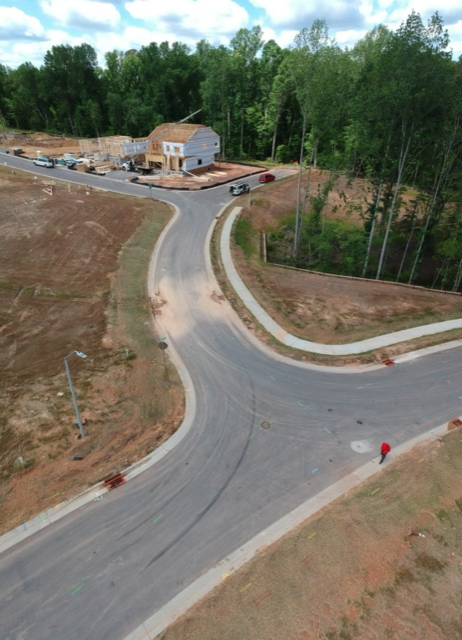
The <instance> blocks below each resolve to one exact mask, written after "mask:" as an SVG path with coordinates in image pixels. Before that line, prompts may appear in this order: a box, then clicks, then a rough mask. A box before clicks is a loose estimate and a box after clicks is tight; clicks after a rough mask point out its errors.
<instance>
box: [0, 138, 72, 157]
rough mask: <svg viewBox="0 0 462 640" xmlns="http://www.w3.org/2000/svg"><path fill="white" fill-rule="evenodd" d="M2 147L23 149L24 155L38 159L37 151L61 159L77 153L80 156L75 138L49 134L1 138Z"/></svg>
mask: <svg viewBox="0 0 462 640" xmlns="http://www.w3.org/2000/svg"><path fill="white" fill-rule="evenodd" d="M0 146H5V147H6V148H9V149H11V148H12V147H21V149H22V150H23V152H24V155H25V156H27V157H30V158H36V157H37V151H40V152H41V153H42V155H46V156H50V157H51V158H61V157H62V156H63V155H64V154H65V153H75V154H77V155H80V145H79V141H78V140H76V139H75V138H66V137H65V136H50V135H48V134H47V133H29V134H25V135H18V137H17V138H13V139H10V138H9V137H8V139H7V140H2V137H1V136H0Z"/></svg>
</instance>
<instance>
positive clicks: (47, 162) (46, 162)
mask: <svg viewBox="0 0 462 640" xmlns="http://www.w3.org/2000/svg"><path fill="white" fill-rule="evenodd" d="M34 164H36V165H37V166H38V167H48V168H51V167H54V166H55V163H54V162H53V160H51V158H47V156H40V157H39V158H35V160H34Z"/></svg>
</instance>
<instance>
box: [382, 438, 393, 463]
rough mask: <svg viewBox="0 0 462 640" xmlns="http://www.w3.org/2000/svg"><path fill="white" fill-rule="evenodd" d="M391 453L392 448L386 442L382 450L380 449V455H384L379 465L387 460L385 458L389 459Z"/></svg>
mask: <svg viewBox="0 0 462 640" xmlns="http://www.w3.org/2000/svg"><path fill="white" fill-rule="evenodd" d="M390 451H391V447H390V445H389V444H387V443H386V442H384V443H383V445H382V448H381V449H380V453H381V454H382V458H381V460H380V462H379V464H382V462H383V461H384V460H385V458H386V457H387V454H388V453H390Z"/></svg>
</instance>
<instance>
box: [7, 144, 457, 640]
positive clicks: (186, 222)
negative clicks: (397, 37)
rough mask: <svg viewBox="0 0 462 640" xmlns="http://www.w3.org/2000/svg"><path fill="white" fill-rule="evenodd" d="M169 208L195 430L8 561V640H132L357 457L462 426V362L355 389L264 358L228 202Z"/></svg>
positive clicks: (178, 332)
mask: <svg viewBox="0 0 462 640" xmlns="http://www.w3.org/2000/svg"><path fill="white" fill-rule="evenodd" d="M2 159H3V156H2ZM7 161H8V164H14V166H17V167H23V166H28V167H29V165H24V163H25V161H21V160H19V159H13V158H8V160H7ZM41 173H45V172H44V171H43V170H39V169H38V170H37V174H41ZM47 175H48V176H49V175H50V174H49V173H47ZM58 175H62V174H61V172H60V174H58V171H56V177H58ZM64 175H65V177H67V175H66V174H64ZM63 177H64V176H63ZM72 178H73V179H78V178H80V176H79V175H78V174H72ZM83 180H84V182H85V183H89V182H90V180H92V181H93V182H94V184H95V185H96V184H97V185H100V186H102V185H103V184H104V187H105V188H108V189H109V188H113V189H114V190H116V191H121V192H123V193H128V194H134V195H135V194H136V195H139V194H140V187H136V186H133V185H128V184H120V183H118V182H117V183H112V182H110V181H109V180H108V179H106V180H104V179H103V180H101V179H100V178H93V179H92V178H91V177H88V176H85V177H84V178H83ZM112 185H113V186H112ZM161 197H163V198H164V199H168V200H169V201H171V202H173V203H175V204H176V205H177V206H178V207H179V208H180V210H181V212H180V215H179V216H178V218H177V220H176V222H175V223H174V224H173V226H172V227H171V229H170V231H169V232H168V234H167V236H166V238H165V241H164V243H163V245H162V247H161V251H160V254H159V261H158V268H157V273H156V290H157V291H158V292H159V294H160V296H161V297H162V298H163V299H165V300H166V303H167V304H166V305H165V307H164V309H165V316H164V318H163V322H164V324H165V325H166V326H167V327H168V332H169V338H170V340H171V341H172V342H173V343H174V344H175V347H176V349H177V350H178V352H179V354H180V356H181V358H182V359H183V361H184V362H185V364H186V366H187V368H188V370H189V372H190V374H191V377H192V379H193V383H194V388H195V392H196V394H197V400H198V402H197V414H196V419H195V421H194V425H193V428H192V429H191V430H190V431H189V433H188V435H187V436H186V437H185V439H184V440H183V441H182V442H181V443H180V444H179V446H178V447H177V448H176V449H175V450H174V451H173V452H172V453H171V454H169V455H168V456H167V457H165V458H164V459H163V460H162V461H161V462H160V463H159V464H158V465H156V466H155V467H153V468H152V469H151V470H149V471H147V472H145V473H144V474H142V475H141V476H139V477H137V478H136V479H134V480H133V481H131V482H130V483H128V484H126V485H124V486H123V487H121V488H120V489H118V490H117V491H114V492H112V493H110V494H107V495H106V496H105V497H104V499H103V500H102V501H100V502H95V503H91V504H90V505H87V506H86V507H84V508H82V509H80V510H78V511H76V512H74V513H73V514H71V515H69V516H67V517H65V518H63V519H62V520H60V521H58V522H57V523H56V524H54V525H52V526H50V527H47V528H46V529H44V530H42V531H41V532H39V533H37V534H36V535H34V536H32V537H30V538H28V539H26V540H24V541H23V542H22V543H20V544H18V545H16V546H15V547H13V548H11V549H10V550H8V551H7V552H5V553H3V554H2V555H1V556H0V585H1V587H0V638H1V640H96V639H97V640H121V639H122V638H124V637H125V635H127V634H128V633H129V632H130V631H131V630H133V629H134V628H135V627H137V626H138V625H139V624H140V623H141V622H142V621H143V620H145V619H146V618H148V617H149V616H150V615H151V614H152V613H153V612H154V611H156V610H157V609H159V608H160V607H162V606H163V605H164V604H165V603H167V602H168V601H169V600H170V599H171V598H172V597H173V596H174V595H176V594H177V593H179V592H180V591H181V590H182V589H183V588H184V587H185V586H187V585H188V584H190V583H191V582H192V581H193V580H194V579H196V578H197V577H199V576H200V575H201V574H202V573H203V572H204V571H206V570H208V569H209V568H211V567H212V566H213V565H214V564H216V563H217V562H218V561H219V560H221V559H222V558H224V557H225V556H226V555H227V554H228V553H230V552H232V551H234V550H235V549H237V548H238V547H239V546H240V545H241V544H243V543H244V542H246V541H247V540H248V539H250V538H251V537H252V536H254V535H256V534H257V533H258V532H259V531H261V530H262V529H264V528H265V527H267V526H268V525H269V524H271V523H273V522H274V521H275V520H277V519H278V518H281V517H282V516H283V515H285V514H286V513H287V512H288V511H290V510H291V509H293V508H294V507H296V506H297V505H299V504H301V503H302V502H303V501H305V500H307V499H308V498H310V497H311V496H313V495H315V494H316V493H318V492H319V491H320V490H322V489H323V488H325V487H327V486H329V485H330V484H331V483H332V482H334V481H336V480H338V479H339V478H341V477H343V476H344V475H346V474H347V473H348V472H350V471H352V470H354V469H355V468H357V467H358V466H360V465H362V464H364V462H366V461H367V454H363V455H361V454H358V453H355V452H354V451H353V450H352V448H351V447H350V442H351V441H354V440H366V439H369V440H370V441H371V442H372V443H373V445H374V446H375V453H376V452H377V450H378V446H379V445H380V443H381V442H382V440H383V439H386V440H387V441H388V442H390V443H391V444H392V445H396V444H398V443H402V442H404V441H406V440H408V439H409V438H411V437H412V436H415V435H417V434H419V433H421V432H423V431H426V430H428V429H430V428H431V427H433V426H436V425H439V424H441V423H443V422H445V421H447V420H448V419H449V418H452V417H453V416H455V415H458V414H459V413H460V409H461V406H462V405H461V400H460V399H459V396H461V395H462V389H461V385H460V384H459V382H458V374H459V371H460V356H461V352H460V349H457V350H455V351H452V352H446V353H441V354H438V355H434V356H431V357H429V358H422V359H418V360H415V361H413V362H412V363H407V364H402V365H399V366H396V367H392V368H389V369H387V368H384V369H383V370H380V371H374V372H369V373H362V374H350V375H340V374H334V373H326V372H322V371H312V370H304V369H301V368H300V367H295V366H293V365H292V364H291V363H289V362H287V363H286V362H281V361H275V360H273V359H272V358H271V357H270V356H269V355H266V354H265V353H264V352H263V351H261V350H258V349H256V348H255V347H254V346H253V345H252V343H251V342H250V341H249V340H248V339H247V337H246V334H245V333H244V332H243V330H242V328H241V326H240V324H239V322H238V321H237V320H235V319H234V316H233V315H232V314H230V313H229V309H228V306H227V304H226V303H221V304H219V303H217V302H215V301H214V300H213V299H212V298H211V296H212V294H213V289H214V284H213V280H211V279H210V276H209V275H208V272H207V270H206V253H205V238H206V234H207V231H208V229H209V227H210V224H211V222H212V221H213V219H214V217H215V215H216V214H217V212H218V211H219V210H220V209H221V208H222V206H223V204H224V203H226V202H227V201H228V199H229V195H228V190H227V188H219V189H213V190H210V191H206V192H202V193H200V192H199V193H193V194H192V193H186V194H171V193H169V192H161ZM262 422H270V423H271V427H270V428H269V429H262V428H261V423H262ZM375 453H374V455H375ZM316 469H317V471H316V472H315V473H313V471H314V470H316Z"/></svg>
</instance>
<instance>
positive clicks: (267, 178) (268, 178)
mask: <svg viewBox="0 0 462 640" xmlns="http://www.w3.org/2000/svg"><path fill="white" fill-rule="evenodd" d="M273 180H276V178H275V177H274V176H273V174H272V173H262V174H261V176H260V182H273Z"/></svg>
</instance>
